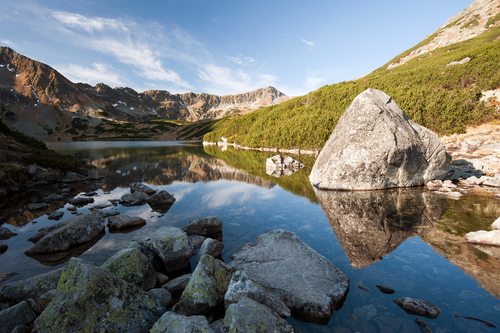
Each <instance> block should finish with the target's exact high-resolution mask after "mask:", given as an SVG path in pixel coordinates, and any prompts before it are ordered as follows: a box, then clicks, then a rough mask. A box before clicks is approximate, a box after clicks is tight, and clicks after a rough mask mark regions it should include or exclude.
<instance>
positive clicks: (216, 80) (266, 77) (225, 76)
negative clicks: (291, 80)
mask: <svg viewBox="0 0 500 333" xmlns="http://www.w3.org/2000/svg"><path fill="white" fill-rule="evenodd" d="M198 74H199V78H200V79H201V80H202V81H204V82H205V83H206V84H207V85H206V88H205V89H206V91H207V92H209V93H214V94H226V93H240V92H244V91H250V90H254V89H258V88H261V87H264V86H270V85H275V84H276V82H277V79H278V78H277V77H276V76H275V75H272V74H269V73H253V72H252V71H247V70H243V69H241V68H238V69H231V68H229V67H225V66H218V65H214V64H206V65H205V66H203V68H201V69H200V70H199V72H198Z"/></svg>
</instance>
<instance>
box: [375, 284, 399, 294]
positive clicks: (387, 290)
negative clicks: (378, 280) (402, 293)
mask: <svg viewBox="0 0 500 333" xmlns="http://www.w3.org/2000/svg"><path fill="white" fill-rule="evenodd" d="M376 287H377V288H378V290H380V291H381V292H382V293H384V294H394V293H395V292H396V291H395V290H394V289H392V288H390V287H387V286H384V285H382V284H377V285H376Z"/></svg>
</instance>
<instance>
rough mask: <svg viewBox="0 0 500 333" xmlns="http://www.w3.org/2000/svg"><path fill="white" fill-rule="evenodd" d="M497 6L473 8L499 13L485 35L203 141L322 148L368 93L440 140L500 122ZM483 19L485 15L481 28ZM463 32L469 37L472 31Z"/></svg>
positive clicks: (245, 119)
mask: <svg viewBox="0 0 500 333" xmlns="http://www.w3.org/2000/svg"><path fill="white" fill-rule="evenodd" d="M498 2H499V0H489V1H486V0H479V1H477V2H475V3H474V4H473V5H472V6H471V7H472V8H476V7H477V6H478V4H482V5H484V4H485V3H488V4H489V5H488V8H493V9H494V11H490V12H489V14H488V15H489V16H488V17H489V18H488V20H487V22H486V23H485V25H487V28H485V29H486V30H485V31H484V32H482V33H481V34H480V35H478V36H476V37H473V38H468V37H467V38H465V39H467V40H465V41H461V42H457V43H452V44H450V45H447V46H444V47H440V48H436V49H434V50H433V51H432V52H427V53H423V54H421V55H418V56H414V57H413V58H411V59H410V58H407V59H406V60H405V61H406V62H405V64H404V65H401V66H391V68H390V69H389V68H388V67H389V65H390V64H392V63H394V62H396V61H399V59H401V58H404V57H405V55H407V54H409V53H411V50H410V51H407V52H405V53H403V54H402V55H400V56H398V57H396V58H395V60H392V61H390V62H389V63H388V64H386V65H384V66H382V67H381V68H379V69H377V70H375V71H374V72H372V73H371V74H369V75H367V76H365V77H363V78H361V79H358V80H355V81H348V82H341V83H338V84H333V85H330V86H325V87H322V88H320V89H318V90H316V91H313V92H311V93H309V94H307V95H305V96H301V97H297V98H294V99H291V100H289V101H286V102H284V103H281V104H279V105H276V106H271V107H267V108H263V109H261V110H257V111H254V112H252V113H251V114H248V115H245V116H241V117H232V118H230V119H223V120H222V121H220V122H218V123H217V124H216V125H215V126H214V130H213V131H211V132H209V133H208V134H206V135H205V136H204V139H205V140H207V141H218V140H220V138H221V137H223V136H224V137H226V138H227V139H228V141H229V142H236V143H238V144H241V145H246V146H251V147H280V148H306V149H310V148H321V147H322V146H323V144H324V143H325V142H326V140H327V139H328V137H329V136H330V134H331V132H332V130H333V129H334V127H335V124H336V123H337V121H338V119H339V118H340V116H341V115H342V113H343V112H344V110H345V109H346V108H347V106H348V105H349V104H350V103H351V102H352V100H353V99H354V97H355V96H356V95H358V94H359V93H360V92H362V91H363V90H365V89H367V88H376V89H381V90H383V91H385V92H387V93H388V94H389V95H391V96H392V97H393V98H394V100H395V101H396V102H397V103H398V104H399V105H400V106H401V108H402V109H403V110H405V111H406V112H407V113H408V114H409V115H410V117H411V118H412V119H413V120H415V121H416V122H418V123H420V124H422V125H424V126H426V127H428V128H431V129H433V130H434V131H436V132H438V133H440V134H449V133H455V132H463V131H464V129H465V126H467V125H473V124H478V123H481V122H485V121H488V120H491V119H500V114H499V109H498V105H499V104H500V103H499V101H498V100H496V97H495V96H498V95H500V94H498V92H499V91H500V71H499V55H500V27H499V23H500V22H499V20H498V15H499V12H500V6H497V5H496V4H497V3H498ZM466 12H470V11H466ZM484 20H485V18H484V17H482V18H481V19H479V22H480V23H478V24H481V22H483V21H484ZM460 22H461V21H460ZM474 24H475V23H474ZM481 30H483V29H482V28H481ZM460 31H461V30H460V29H459V30H458V31H457V32H456V33H457V34H460V33H461V32H460ZM464 31H466V33H467V34H468V31H469V30H464ZM450 40H451V39H450ZM455 40H461V38H459V37H456V38H455ZM427 43H428V41H425V42H424V43H423V44H427ZM421 44H422V43H421ZM419 45H420V44H419ZM418 47H419V46H417V47H416V48H413V49H417V48H418ZM495 93H496V94H495ZM495 106H496V107H497V108H495Z"/></svg>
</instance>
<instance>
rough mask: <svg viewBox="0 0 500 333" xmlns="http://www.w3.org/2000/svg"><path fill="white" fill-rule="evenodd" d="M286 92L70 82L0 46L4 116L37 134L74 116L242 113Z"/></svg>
mask: <svg viewBox="0 0 500 333" xmlns="http://www.w3.org/2000/svg"><path fill="white" fill-rule="evenodd" d="M286 99H288V97H287V96H286V95H285V94H283V93H282V92H280V91H279V90H277V89H276V88H274V87H270V86H269V87H264V88H260V89H256V90H253V91H249V92H244V93H241V94H233V95H225V96H218V95H211V94H206V93H201V94H197V93H193V92H188V93H182V94H173V93H170V92H168V91H166V90H147V91H144V92H137V91H135V90H134V89H132V88H128V87H116V88H111V87H110V86H108V85H106V84H104V83H98V84H96V85H95V86H91V85H89V84H86V83H73V82H71V81H70V80H68V79H67V78H66V77H65V76H64V75H62V74H61V73H59V72H58V71H57V70H55V69H54V68H52V67H51V66H49V65H47V64H44V63H41V62H38V61H36V60H33V59H30V58H28V57H26V56H23V55H22V54H20V53H18V52H16V51H14V50H13V49H11V48H9V47H0V102H2V104H3V107H2V109H3V113H2V114H0V116H3V117H4V118H5V120H6V122H7V123H8V124H9V125H10V126H13V127H15V128H16V129H18V130H20V131H22V132H24V133H26V134H29V135H32V136H35V137H37V138H42V139H44V138H45V139H46V138H50V137H53V136H54V135H58V137H63V138H65V135H64V131H62V133H61V130H63V129H65V128H67V125H68V124H69V123H72V122H73V120H72V119H74V118H75V117H82V118H83V119H85V120H86V121H87V122H88V123H89V124H90V126H97V125H99V123H100V121H99V120H100V119H104V120H108V121H129V122H144V121H151V120H158V119H167V120H176V121H177V120H178V121H188V122H196V121H200V120H210V119H220V118H222V117H224V116H226V115H234V114H246V113H248V112H251V111H253V110H255V109H258V108H260V107H263V106H268V105H274V104H278V103H280V102H282V101H284V100H286Z"/></svg>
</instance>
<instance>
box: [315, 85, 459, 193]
mask: <svg viewBox="0 0 500 333" xmlns="http://www.w3.org/2000/svg"><path fill="white" fill-rule="evenodd" d="M450 162H451V157H450V156H449V155H448V154H447V153H446V150H445V147H444V146H443V145H442V144H441V142H440V141H439V138H438V136H437V135H436V134H435V133H434V132H432V131H431V130H429V129H427V128H425V127H423V126H420V125H418V124H416V123H414V122H413V121H412V120H411V119H410V118H409V117H408V116H407V115H406V114H405V113H404V112H403V111H402V110H401V109H400V108H399V106H398V105H397V104H396V103H395V102H394V101H393V100H392V98H391V97H390V96H389V95H387V94H386V93H384V92H382V91H380V90H375V89H367V90H365V91H364V92H362V93H361V94H359V95H358V96H357V97H356V98H355V99H354V101H353V102H352V104H351V105H350V106H349V107H348V108H347V110H346V111H345V112H344V114H343V115H342V117H340V119H339V121H338V123H337V126H336V127H335V129H334V131H333V133H332V135H331V136H330V138H329V139H328V141H327V142H326V144H325V146H324V147H323V149H322V150H321V153H320V154H319V156H318V158H317V159H316V162H315V164H314V167H313V169H312V171H311V174H310V176H309V179H310V181H311V183H312V184H313V185H315V186H316V187H318V188H322V189H338V190H373V189H385V188H393V187H407V186H418V185H423V184H425V183H426V182H427V181H429V180H432V179H442V178H444V176H446V174H447V172H448V168H449V165H450Z"/></svg>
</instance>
